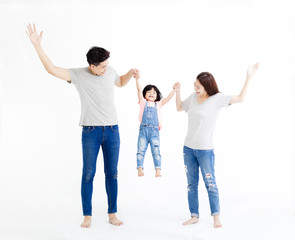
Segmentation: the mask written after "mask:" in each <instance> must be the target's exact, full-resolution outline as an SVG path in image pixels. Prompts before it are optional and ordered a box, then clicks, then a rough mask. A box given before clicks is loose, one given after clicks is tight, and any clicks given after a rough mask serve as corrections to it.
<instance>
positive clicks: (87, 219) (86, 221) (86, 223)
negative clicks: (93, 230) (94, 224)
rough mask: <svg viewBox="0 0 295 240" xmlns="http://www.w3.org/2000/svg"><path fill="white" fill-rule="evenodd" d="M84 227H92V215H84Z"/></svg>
mask: <svg viewBox="0 0 295 240" xmlns="http://www.w3.org/2000/svg"><path fill="white" fill-rule="evenodd" d="M81 227H82V228H90V227H91V216H84V221H83V222H82V223H81Z"/></svg>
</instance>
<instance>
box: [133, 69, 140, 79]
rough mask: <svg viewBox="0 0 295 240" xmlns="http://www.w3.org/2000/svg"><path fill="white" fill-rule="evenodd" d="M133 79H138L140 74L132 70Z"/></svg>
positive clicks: (136, 70)
mask: <svg viewBox="0 0 295 240" xmlns="http://www.w3.org/2000/svg"><path fill="white" fill-rule="evenodd" d="M133 77H134V78H136V79H138V78H140V72H139V70H138V69H134V73H133Z"/></svg>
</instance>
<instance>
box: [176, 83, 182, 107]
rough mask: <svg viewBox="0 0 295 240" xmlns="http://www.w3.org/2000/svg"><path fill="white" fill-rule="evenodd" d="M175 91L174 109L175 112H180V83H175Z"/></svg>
mask: <svg viewBox="0 0 295 240" xmlns="http://www.w3.org/2000/svg"><path fill="white" fill-rule="evenodd" d="M175 89H176V109H177V111H182V110H183V108H182V101H181V97H180V83H179V82H177V83H175Z"/></svg>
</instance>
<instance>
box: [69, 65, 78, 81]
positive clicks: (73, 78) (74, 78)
mask: <svg viewBox="0 0 295 240" xmlns="http://www.w3.org/2000/svg"><path fill="white" fill-rule="evenodd" d="M68 70H69V73H70V77H71V81H70V82H68V83H73V84H77V70H76V69H75V68H69V69H68Z"/></svg>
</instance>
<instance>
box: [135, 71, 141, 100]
mask: <svg viewBox="0 0 295 240" xmlns="http://www.w3.org/2000/svg"><path fill="white" fill-rule="evenodd" d="M135 81H136V88H137V95H138V101H139V102H141V101H142V99H143V96H142V90H141V86H140V82H139V75H138V74H137V75H136V78H135Z"/></svg>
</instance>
